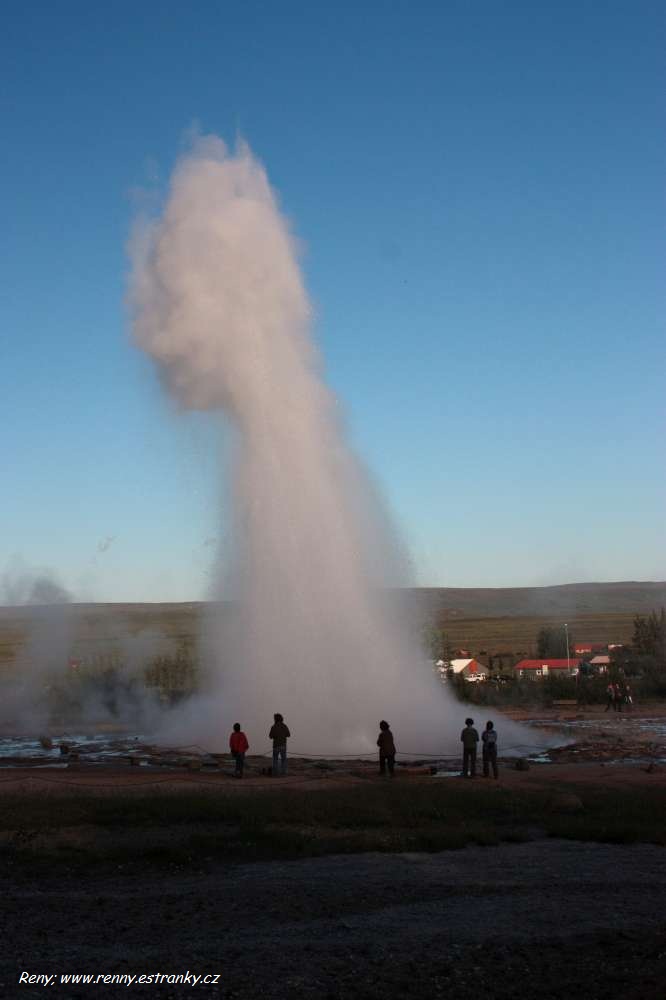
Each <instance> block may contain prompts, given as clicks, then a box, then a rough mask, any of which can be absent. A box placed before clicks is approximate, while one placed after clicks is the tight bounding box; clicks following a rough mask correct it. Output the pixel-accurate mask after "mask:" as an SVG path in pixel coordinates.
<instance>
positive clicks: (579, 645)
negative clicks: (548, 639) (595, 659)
mask: <svg viewBox="0 0 666 1000" xmlns="http://www.w3.org/2000/svg"><path fill="white" fill-rule="evenodd" d="M607 649H608V646H607V644H606V643H605V642H574V656H592V655H593V654H595V653H605V652H606V651H607Z"/></svg>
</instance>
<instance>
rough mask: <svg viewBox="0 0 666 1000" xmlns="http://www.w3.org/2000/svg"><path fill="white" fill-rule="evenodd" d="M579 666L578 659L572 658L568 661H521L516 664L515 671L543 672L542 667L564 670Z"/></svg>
mask: <svg viewBox="0 0 666 1000" xmlns="http://www.w3.org/2000/svg"><path fill="white" fill-rule="evenodd" d="M579 666H580V659H578V657H574V656H572V657H570V659H569V660H547V659H544V660H521V661H520V663H517V664H516V670H543V668H544V667H548V669H549V670H566V669H567V667H579Z"/></svg>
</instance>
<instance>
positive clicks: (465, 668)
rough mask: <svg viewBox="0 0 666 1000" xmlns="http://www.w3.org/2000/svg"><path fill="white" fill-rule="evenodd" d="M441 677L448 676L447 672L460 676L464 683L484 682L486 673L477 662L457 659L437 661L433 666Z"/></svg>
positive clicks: (462, 658) (468, 659)
mask: <svg viewBox="0 0 666 1000" xmlns="http://www.w3.org/2000/svg"><path fill="white" fill-rule="evenodd" d="M435 666H436V667H437V670H438V672H439V673H440V674H441V675H446V674H448V672H449V670H451V671H453V673H454V674H455V675H456V676H457V675H458V674H462V676H463V677H464V678H465V680H466V681H485V679H486V676H487V675H486V671H485V670H484V668H483V666H482V665H481V664H480V663H479V661H478V660H474V659H471V658H465V657H458V658H456V659H455V660H449V661H448V662H447V661H446V660H438V661H437V663H436V664H435Z"/></svg>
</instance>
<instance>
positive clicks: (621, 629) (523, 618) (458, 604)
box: [0, 581, 666, 664]
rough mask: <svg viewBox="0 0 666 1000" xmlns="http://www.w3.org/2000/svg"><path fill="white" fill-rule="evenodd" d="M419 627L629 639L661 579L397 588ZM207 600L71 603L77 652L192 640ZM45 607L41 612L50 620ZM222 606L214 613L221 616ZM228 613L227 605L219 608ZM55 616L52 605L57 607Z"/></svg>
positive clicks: (10, 622)
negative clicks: (150, 636)
mask: <svg viewBox="0 0 666 1000" xmlns="http://www.w3.org/2000/svg"><path fill="white" fill-rule="evenodd" d="M398 600H399V603H400V604H401V605H403V606H405V605H406V608H407V612H408V617H409V619H411V621H412V623H413V624H414V626H416V627H420V626H421V625H423V624H426V623H430V624H436V625H438V626H439V627H440V628H442V629H443V630H444V631H445V632H446V633H447V635H448V637H449V640H450V642H451V643H452V644H453V645H454V646H455V647H460V648H466V649H470V650H474V651H475V652H476V651H481V650H490V651H491V652H497V651H517V650H521V651H523V652H527V651H529V650H533V649H534V644H535V642H536V636H537V632H538V630H539V628H540V627H541V626H542V625H551V626H553V627H555V628H557V627H560V626H563V623H564V622H567V623H568V625H569V634H570V637H571V638H572V641H573V640H574V639H576V640H587V641H593V642H623V643H628V642H630V641H631V636H632V633H633V618H634V616H635V615H636V614H643V615H646V614H649V612H650V611H653V610H656V609H659V608H661V607H666V583H639V582H632V581H628V582H622V583H568V584H562V585H560V586H555V587H497V588H488V587H484V588H474V587H415V588H411V589H409V590H404V591H400V592H399V594H398ZM205 608H206V605H205V604H203V603H199V602H185V603H173V604H169V603H167V604H152V603H143V604H72V605H69V606H68V618H69V620H70V621H71V622H72V627H73V628H72V634H73V637H74V638H75V647H76V649H77V650H80V651H81V653H82V654H84V653H91V652H99V653H103V652H105V651H107V650H108V649H110V648H112V647H113V644H114V642H115V641H116V640H117V639H118V637H119V636H121V635H128V634H129V635H136V634H138V633H140V632H141V633H145V630H149V631H151V632H154V633H155V634H162V635H164V636H166V637H167V638H168V639H169V640H170V641H172V642H174V643H176V644H182V643H190V644H191V643H193V642H196V638H197V635H198V633H199V622H200V620H201V616H202V615H203V613H204V611H205ZM35 612H36V609H35V608H34V607H20V608H16V607H0V664H2V663H9V662H11V661H12V660H13V658H14V655H15V653H16V650H17V649H18V648H19V647H20V646H21V645H22V643H23V642H24V641H25V638H26V636H27V635H28V633H29V630H30V623H31V621H32V619H33V617H34V616H35ZM49 613H50V612H49V611H46V615H47V620H48V615H49ZM219 613H220V612H219V611H218V612H216V614H218V615H219ZM223 613H226V614H229V613H231V606H226V607H225V608H223ZM55 614H56V618H57V615H58V613H57V611H56V612H55Z"/></svg>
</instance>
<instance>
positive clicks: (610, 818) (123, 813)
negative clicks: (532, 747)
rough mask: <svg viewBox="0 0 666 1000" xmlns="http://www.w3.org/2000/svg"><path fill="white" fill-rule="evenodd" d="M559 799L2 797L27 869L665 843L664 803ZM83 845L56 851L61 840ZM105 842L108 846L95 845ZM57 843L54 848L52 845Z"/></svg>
mask: <svg viewBox="0 0 666 1000" xmlns="http://www.w3.org/2000/svg"><path fill="white" fill-rule="evenodd" d="M563 791H566V789H558V791H556V792H551V791H541V790H530V791H527V790H526V791H521V790H519V791H516V790H509V789H505V788H502V787H501V786H499V787H497V786H490V787H487V786H479V785H475V786H473V787H472V786H470V785H462V784H456V783H454V782H453V780H452V781H451V783H449V784H445V783H444V782H442V783H434V782H433V783H432V784H428V785H425V784H420V783H418V784H417V783H415V784H404V785H401V784H399V783H396V784H395V785H376V786H375V785H373V786H368V787H363V788H358V787H355V788H352V789H330V790H326V791H316V792H308V791H304V790H291V789H288V788H283V789H280V790H277V789H276V790H275V791H270V792H265V793H261V794H248V795H245V794H244V795H234V796H215V795H211V794H202V793H196V794H178V795H173V794H161V795H151V796H142V797H138V796H135V795H128V794H119V795H116V796H113V797H94V796H87V795H86V796H83V795H76V796H71V797H63V796H60V795H53V796H51V797H48V796H40V797H32V796H24V795H14V796H5V797H3V809H2V812H1V814H0V830H2V831H11V834H10V836H9V837H7V835H5V837H4V838H3V843H4V848H3V851H2V853H3V854H4V855H5V858H7V857H9V856H11V858H12V860H14V861H20V860H21V859H23V860H26V861H30V863H34V862H35V861H39V860H40V858H41V860H42V861H47V860H49V863H52V862H53V861H56V860H58V858H60V859H64V860H66V861H67V863H73V862H78V863H82V864H85V863H90V862H94V863H99V862H102V863H103V862H105V861H108V862H114V863H118V862H121V861H141V862H142V863H146V864H157V865H160V864H170V863H179V864H187V863H190V862H196V863H200V862H201V859H217V860H229V861H232V860H262V859H267V858H299V857H311V856H317V855H322V854H329V853H358V852H362V851H440V850H445V849H454V848H461V847H464V846H465V845H467V844H481V845H493V844H499V843H501V842H503V841H504V842H507V841H508V842H511V841H513V842H515V841H524V840H528V839H534V838H535V837H540V836H554V837H564V838H569V839H577V840H588V841H589V840H592V841H600V842H606V843H636V842H647V843H656V844H666V797H665V796H664V795H663V792H662V791H660V790H659V789H641V790H639V791H632V790H625V791H622V792H621V793H618V792H617V791H616V790H612V791H611V790H606V789H603V788H594V787H593V788H589V789H587V788H586V789H580V788H576V790H575V792H573V794H574V795H575V796H577V797H578V799H579V800H580V802H581V803H582V808H580V811H578V812H573V813H570V812H567V811H564V812H563V811H561V809H560V808H558V806H557V796H558V795H560V796H561V795H562V792H563ZM63 828H64V829H66V830H67V831H69V832H70V833H71V831H72V829H76V828H80V829H81V830H82V832H83V833H84V834H85V836H84V838H83V840H76V839H75V841H74V845H75V846H69V847H68V846H67V843H65V845H64V846H63V845H62V843H61V842H59V840H58V837H57V834H58V831H59V830H62V829H63ZM96 831H97V834H102V833H103V834H104V836H99V835H97V836H96ZM59 843H60V846H58V845H59Z"/></svg>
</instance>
